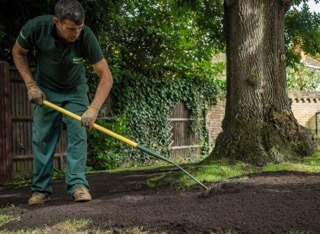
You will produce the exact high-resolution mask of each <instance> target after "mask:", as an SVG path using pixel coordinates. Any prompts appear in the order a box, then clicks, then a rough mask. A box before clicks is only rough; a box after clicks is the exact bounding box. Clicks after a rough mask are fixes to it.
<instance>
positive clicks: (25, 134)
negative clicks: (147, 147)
mask: <svg viewBox="0 0 320 234" xmlns="http://www.w3.org/2000/svg"><path fill="white" fill-rule="evenodd" d="M0 105H1V113H0V115H1V123H0V124H1V126H0V127H1V130H0V137H1V139H0V147H1V149H0V173H1V174H0V184H4V183H7V182H10V181H11V180H12V178H19V177H21V178H25V177H30V176H32V170H33V155H32V148H31V145H32V137H31V134H32V116H33V105H31V104H30V103H29V102H28V98H27V90H26V88H25V85H24V83H23V81H22V78H21V77H20V75H19V73H18V71H17V70H16V69H15V68H14V67H10V66H9V64H8V63H6V62H0ZM168 125H169V128H170V132H169V135H170V136H169V142H170V145H169V150H170V156H171V157H178V156H183V157H190V156H195V155H199V154H200V147H201V146H200V144H199V139H198V138H199V137H198V135H197V134H194V133H193V132H192V131H191V128H190V125H191V119H190V115H189V111H188V110H187V108H185V106H184V104H183V103H181V102H179V103H177V105H176V106H175V107H173V108H172V114H171V116H170V118H169V119H168ZM66 139H67V138H66V131H65V130H62V134H61V136H60V141H59V143H58V146H57V149H56V154H55V158H54V167H55V168H56V169H58V170H64V169H65V156H66V141H67V140H66Z"/></svg>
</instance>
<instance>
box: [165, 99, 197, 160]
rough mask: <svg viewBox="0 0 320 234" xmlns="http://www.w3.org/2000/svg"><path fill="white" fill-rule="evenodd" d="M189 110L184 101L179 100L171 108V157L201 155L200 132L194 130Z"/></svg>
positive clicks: (169, 121) (169, 120)
mask: <svg viewBox="0 0 320 234" xmlns="http://www.w3.org/2000/svg"><path fill="white" fill-rule="evenodd" d="M191 122H192V120H191V119H190V113H189V110H188V109H187V108H186V107H185V105H184V103H183V102H178V103H177V104H176V105H175V106H174V107H173V108H172V110H171V116H170V118H168V124H169V134H170V136H169V140H170V143H169V153H170V157H173V158H174V157H181V156H183V157H186V158H187V157H191V156H195V155H200V151H201V147H202V146H201V145H200V141H199V134H198V133H194V132H192V129H191Z"/></svg>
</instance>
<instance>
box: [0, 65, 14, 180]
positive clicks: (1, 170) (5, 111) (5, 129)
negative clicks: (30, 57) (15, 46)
mask: <svg viewBox="0 0 320 234" xmlns="http://www.w3.org/2000/svg"><path fill="white" fill-rule="evenodd" d="M10 93H11V90H10V70H9V63H7V62H4V61H0V110H1V111H0V119H1V122H0V184H6V183H9V182H10V181H11V179H12V131H11V102H10Z"/></svg>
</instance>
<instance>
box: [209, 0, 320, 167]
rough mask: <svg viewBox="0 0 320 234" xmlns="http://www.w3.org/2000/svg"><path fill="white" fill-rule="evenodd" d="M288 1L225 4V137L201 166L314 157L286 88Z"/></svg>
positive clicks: (309, 136)
mask: <svg viewBox="0 0 320 234" xmlns="http://www.w3.org/2000/svg"><path fill="white" fill-rule="evenodd" d="M288 4H290V1H288V0H241V1H239V0H225V31H226V39H227V103H226V113H225V118H224V120H223V123H222V128H223V132H222V133H221V134H220V135H219V136H218V138H217V141H216V147H215V148H214V150H213V152H212V153H211V155H210V156H209V157H208V158H207V159H206V160H205V161H204V163H210V161H211V160H213V159H217V158H229V159H232V160H243V161H246V162H249V163H253V164H257V165H263V164H265V163H267V162H269V161H276V162H280V161H285V160H290V159H295V158H297V157H301V156H305V155H309V154H311V153H313V152H314V150H315V144H314V143H313V140H312V134H311V132H309V131H308V130H307V129H305V128H304V127H302V126H301V125H299V124H298V122H297V120H296V119H295V118H294V116H293V113H292V111H291V103H290V100H289V98H288V94H287V87H286V67H285V66H286V63H285V51H284V49H285V46H284V16H285V12H286V10H287V9H288Z"/></svg>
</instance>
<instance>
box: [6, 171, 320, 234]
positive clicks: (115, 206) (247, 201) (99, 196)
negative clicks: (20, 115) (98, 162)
mask: <svg viewBox="0 0 320 234" xmlns="http://www.w3.org/2000/svg"><path fill="white" fill-rule="evenodd" d="M157 174H159V171H155V170H154V171H134V172H121V173H99V174H89V175H88V177H87V178H88V180H89V183H90V186H91V193H92V196H93V198H94V199H93V200H92V201H90V202H86V203H75V202H73V201H72V199H71V198H70V197H69V196H68V195H67V194H66V192H65V185H64V179H58V180H54V182H53V187H54V193H53V194H52V195H51V200H50V201H48V202H47V203H45V205H43V206H42V205H40V206H32V207H30V206H28V205H27V204H26V203H27V200H28V198H29V196H30V185H26V186H20V187H14V186H0V207H2V209H0V214H12V215H14V216H20V217H21V219H20V220H19V221H13V222H11V223H8V224H6V225H4V226H2V227H0V232H1V230H4V229H8V230H15V229H27V228H35V227H44V226H45V225H48V226H53V225H54V224H56V223H58V222H61V221H63V220H67V219H70V220H73V219H91V220H92V225H94V227H95V228H99V229H100V230H110V229H111V228H112V229H113V230H120V229H125V228H130V227H143V228H144V230H149V231H150V232H153V233H161V232H163V233H210V232H213V233H225V232H227V233H230V232H232V233H320V174H305V173H296V172H277V173H262V174H253V175H251V176H250V177H249V179H248V180H239V179H233V180H230V181H228V182H223V183H221V184H220V185H219V186H215V189H213V190H212V192H211V193H210V194H209V196H205V195H207V194H204V193H203V191H204V189H203V188H202V187H199V186H194V187H192V188H189V189H186V190H180V189H172V188H170V187H169V186H168V187H165V186H162V187H159V188H147V187H146V186H144V185H143V182H144V181H145V180H146V179H147V178H150V177H152V176H155V175H157ZM207 185H208V186H210V184H207Z"/></svg>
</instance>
